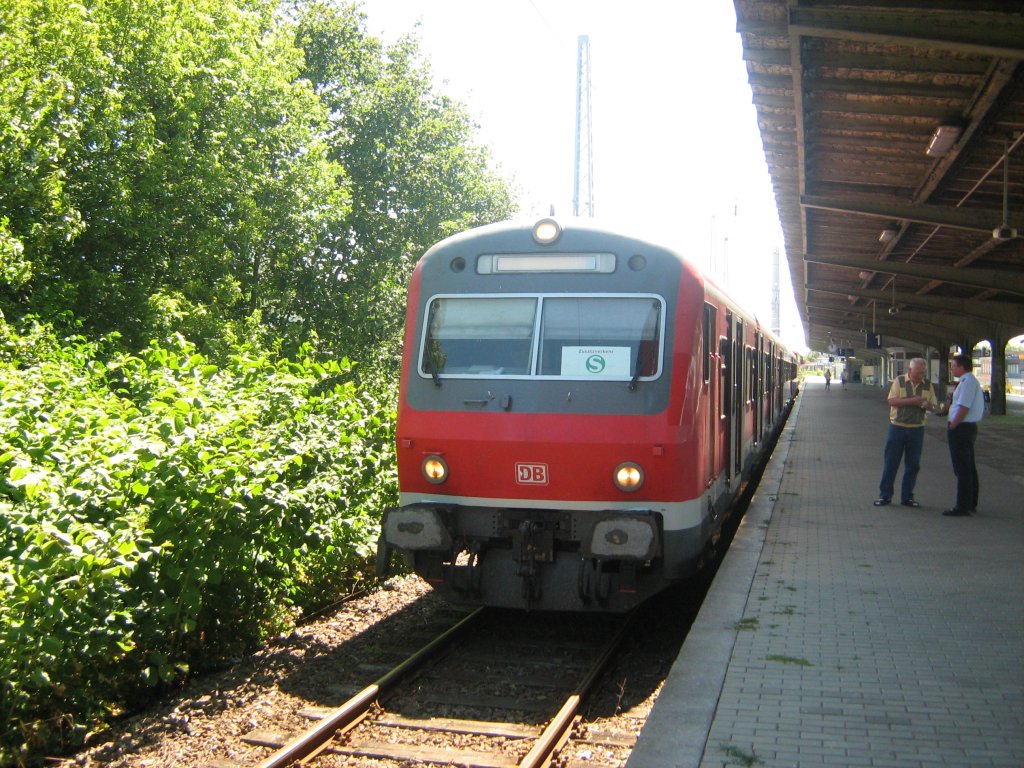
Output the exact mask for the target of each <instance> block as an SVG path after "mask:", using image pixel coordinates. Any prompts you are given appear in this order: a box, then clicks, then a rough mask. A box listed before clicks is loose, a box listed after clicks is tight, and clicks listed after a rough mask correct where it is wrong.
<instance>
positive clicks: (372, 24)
mask: <svg viewBox="0 0 1024 768" xmlns="http://www.w3.org/2000/svg"><path fill="white" fill-rule="evenodd" d="M361 6H362V9H363V12H364V13H365V14H366V17H367V18H366V29H367V31H368V32H369V33H370V34H372V35H375V36H377V37H380V38H381V39H382V40H383V41H384V42H385V43H390V42H394V41H395V40H396V39H398V38H400V37H402V36H404V35H407V34H410V33H411V34H414V35H415V36H416V37H418V38H419V39H420V41H421V49H422V52H423V55H424V58H425V59H426V60H427V61H428V62H429V63H430V66H431V70H432V72H433V75H434V80H435V87H436V90H437V91H439V92H442V93H444V94H446V95H448V96H450V97H452V98H454V99H457V100H459V101H461V102H462V103H463V104H464V105H465V106H466V108H467V110H468V111H469V114H470V116H471V118H472V119H473V121H474V122H475V123H476V124H477V125H478V130H477V136H476V139H477V142H478V143H480V144H483V145H486V146H488V147H489V148H490V151H491V154H492V157H493V160H494V166H495V170H496V171H497V172H498V173H499V174H500V175H502V176H503V177H505V178H507V179H509V180H510V181H511V182H512V183H513V186H514V188H516V189H517V190H518V199H519V201H520V206H521V214H522V215H525V216H541V215H547V214H548V212H549V211H550V209H551V206H554V210H555V213H556V215H557V216H558V217H560V218H564V217H568V216H571V215H572V212H573V207H572V199H573V182H574V159H575V140H576V92H577V70H578V67H577V52H578V47H579V38H580V36H581V35H586V36H587V37H588V39H589V48H590V101H591V142H590V144H591V152H592V163H593V172H592V177H591V178H592V182H593V189H594V193H593V211H594V214H595V217H596V218H597V219H599V220H600V221H603V222H608V223H610V224H621V225H623V226H626V227H627V228H628V229H629V231H631V232H637V231H640V232H643V233H649V236H650V237H651V239H654V240H656V241H659V242H664V243H666V244H669V245H672V246H675V247H676V248H678V249H679V250H680V251H681V252H682V253H683V254H684V256H686V258H688V259H689V260H690V261H692V262H693V263H694V264H696V265H697V266H698V267H699V268H701V269H702V270H703V271H704V272H705V273H706V274H708V275H709V276H711V277H712V278H713V279H714V280H715V281H716V282H718V283H719V284H720V285H722V286H723V287H724V288H725V289H726V290H727V292H728V293H729V294H730V295H732V296H733V297H734V298H735V299H736V300H737V301H739V302H740V303H741V304H742V305H743V306H744V307H746V308H747V309H749V310H750V311H752V312H754V313H755V314H757V316H758V318H759V319H760V320H761V321H762V322H763V323H764V324H765V325H767V326H770V325H771V295H772V252H773V250H774V249H776V248H777V249H778V250H779V254H780V255H779V259H780V267H779V277H780V291H781V296H782V302H781V305H782V306H781V321H782V322H781V325H782V337H783V339H784V340H785V341H786V342H787V343H788V344H789V345H791V346H794V347H796V348H799V349H803V348H804V347H805V340H804V333H803V329H802V327H801V324H800V319H799V316H798V314H797V310H796V304H795V301H794V299H793V290H792V287H791V285H790V278H789V267H788V265H787V262H786V252H785V247H784V244H783V238H782V229H781V226H780V225H779V219H778V212H777V209H776V206H775V198H774V193H773V190H772V187H771V180H770V177H769V174H768V167H767V164H766V162H765V158H764V151H763V149H762V144H761V137H760V134H759V132H758V127H757V117H756V112H755V110H754V106H753V103H752V97H751V91H750V86H749V84H748V82H747V71H746V65H745V63H744V62H743V51H742V45H741V42H740V37H739V35H738V34H737V33H736V17H735V11H734V8H733V4H732V3H731V2H729V0H713V1H712V2H704V3H696V2H689V1H683V0H679V1H677V2H669V1H667V0H626V1H625V2H624V1H623V0H500V1H497V0H490V1H488V0H362V2H361ZM584 200H585V198H584Z"/></svg>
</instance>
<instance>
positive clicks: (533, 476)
mask: <svg viewBox="0 0 1024 768" xmlns="http://www.w3.org/2000/svg"><path fill="white" fill-rule="evenodd" d="M516 482H517V483H519V485H547V484H548V465H547V464H525V463H522V462H520V463H517V464H516Z"/></svg>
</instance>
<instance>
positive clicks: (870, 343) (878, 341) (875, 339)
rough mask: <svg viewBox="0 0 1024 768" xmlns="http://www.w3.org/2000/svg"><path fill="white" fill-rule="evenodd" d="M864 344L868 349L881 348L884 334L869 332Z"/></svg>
mask: <svg viewBox="0 0 1024 768" xmlns="http://www.w3.org/2000/svg"><path fill="white" fill-rule="evenodd" d="M864 346H865V347H867V348H868V349H881V348H882V334H880V333H869V334H867V336H866V338H865V339H864Z"/></svg>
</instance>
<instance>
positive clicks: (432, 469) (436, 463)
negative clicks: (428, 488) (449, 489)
mask: <svg viewBox="0 0 1024 768" xmlns="http://www.w3.org/2000/svg"><path fill="white" fill-rule="evenodd" d="M420 468H421V469H422V470H423V477H424V478H426V480H427V482H428V483H434V484H435V485H439V484H441V483H443V482H444V481H445V480H447V479H448V462H446V461H445V460H444V459H442V458H441V457H440V456H427V458H425V459H424V460H423V464H421V465H420Z"/></svg>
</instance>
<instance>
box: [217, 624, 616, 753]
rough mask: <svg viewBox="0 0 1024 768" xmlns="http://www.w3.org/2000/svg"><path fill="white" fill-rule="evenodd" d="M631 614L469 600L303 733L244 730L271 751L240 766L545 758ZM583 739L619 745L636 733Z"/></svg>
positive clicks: (564, 734)
mask: <svg viewBox="0 0 1024 768" xmlns="http://www.w3.org/2000/svg"><path fill="white" fill-rule="evenodd" d="M634 615H635V614H634ZM634 615H630V616H625V617H624V616H604V615H553V614H525V615H524V614H521V613H517V612H505V611H498V610H493V609H477V610H476V611H474V612H473V613H471V614H469V615H468V616H466V617H465V618H464V619H462V620H461V621H459V622H458V623H457V624H455V625H454V626H452V627H450V628H449V629H447V630H446V631H445V632H443V633H441V634H440V635H438V636H437V637H436V638H435V639H434V640H432V641H431V642H429V643H427V644H426V645H425V646H424V647H423V648H421V649H420V650H419V651H417V652H415V653H413V654H412V655H410V656H409V657H408V658H407V659H406V660H405V661H403V662H402V663H400V664H398V665H397V666H395V667H394V668H392V669H390V670H389V671H388V672H387V673H385V674H384V675H383V676H382V677H380V678H379V679H378V680H377V681H375V682H374V683H373V684H372V685H369V686H367V687H366V688H364V689H363V690H362V691H359V692H358V693H356V694H355V695H354V696H352V697H351V698H350V699H349V700H348V701H346V702H345V703H344V704H343V705H341V706H340V707H337V708H334V709H310V710H306V711H305V712H303V713H302V714H303V716H304V717H307V718H309V719H310V720H311V721H313V723H312V725H311V726H310V727H309V728H308V729H306V730H305V731H303V732H300V733H281V732H273V731H267V730H261V731H255V732H251V733H249V734H247V735H246V736H244V737H243V740H244V741H245V742H247V743H248V744H258V745H261V746H263V747H268V748H272V749H273V750H274V751H273V752H272V753H271V754H270V755H268V756H267V757H266V758H265V759H263V760H261V761H260V762H258V763H250V764H247V768H283V766H288V765H311V764H315V765H316V766H318V768H320V767H322V768H329V767H330V766H332V765H353V764H359V765H363V764H368V763H369V764H373V765H377V764H379V765H382V766H383V765H388V764H389V763H390V764H396V763H401V764H402V765H404V766H409V765H420V764H422V765H429V764H444V765H459V766H473V767H479V768H513V767H515V766H544V765H549V764H550V762H551V759H552V756H553V755H554V754H555V753H556V752H557V751H558V750H559V749H560V748H562V747H563V746H564V745H565V744H566V742H567V741H568V740H569V739H570V738H571V735H572V732H573V727H574V725H576V724H577V723H578V722H579V720H580V707H581V705H582V703H583V701H584V699H585V697H586V696H587V693H588V692H589V691H590V690H591V689H592V688H593V685H594V683H595V681H596V680H597V679H598V678H599V676H600V674H601V671H602V670H603V669H604V668H605V666H606V665H607V663H608V662H609V660H610V659H612V658H613V656H614V654H615V651H616V649H617V648H618V647H619V645H620V643H621V642H622V641H623V639H624V638H625V637H627V636H628V634H629V630H630V628H631V625H632V619H633V616H634ZM589 737H590V738H596V739H598V740H600V739H603V740H604V741H605V742H608V743H620V744H625V745H626V746H631V744H632V740H633V738H634V737H633V735H632V734H621V733H618V734H603V735H600V734H598V735H595V734H590V735H589ZM377 761H379V762H377ZM242 765H243V764H241V763H237V762H232V761H217V762H215V763H213V764H212V768H240V766H242Z"/></svg>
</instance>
